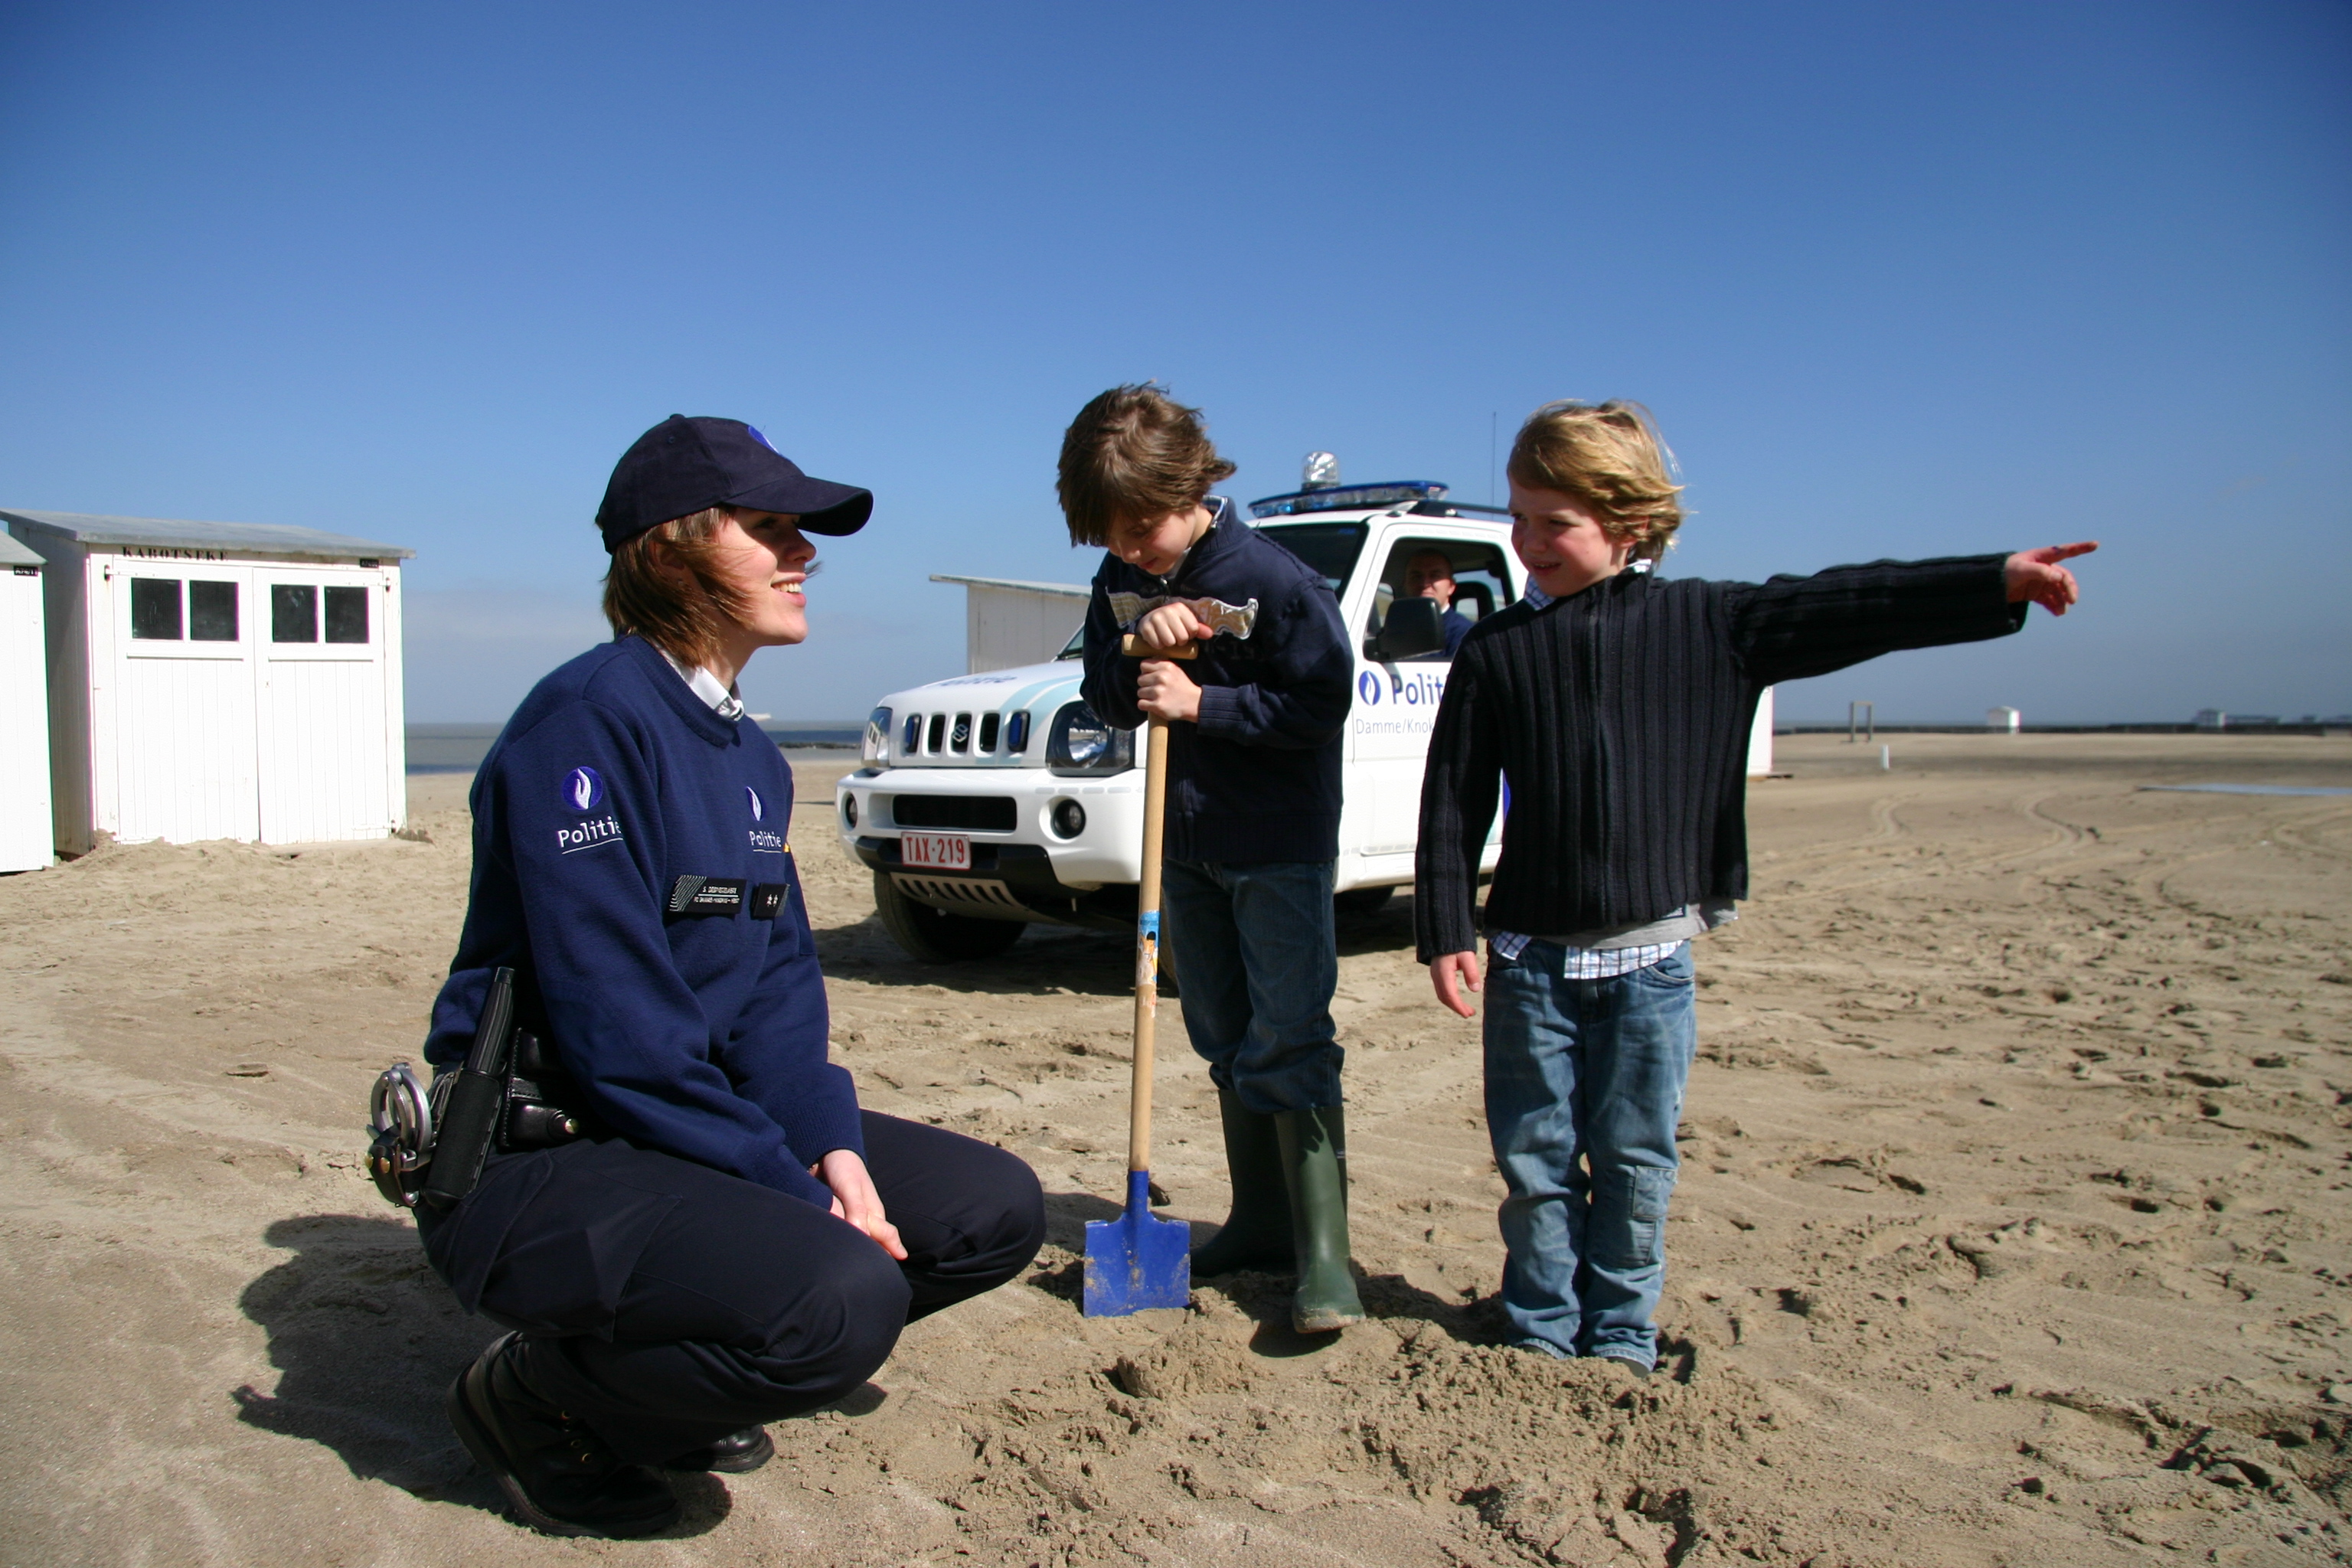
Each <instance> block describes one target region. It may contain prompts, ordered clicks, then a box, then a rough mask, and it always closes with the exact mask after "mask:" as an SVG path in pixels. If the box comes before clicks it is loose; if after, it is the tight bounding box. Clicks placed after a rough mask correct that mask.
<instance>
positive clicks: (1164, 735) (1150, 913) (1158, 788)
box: [1127, 718, 1168, 1171]
mask: <svg viewBox="0 0 2352 1568" xmlns="http://www.w3.org/2000/svg"><path fill="white" fill-rule="evenodd" d="M1149 741H1150V751H1149V752H1147V753H1146V754H1145V757H1144V763H1143V875H1142V879H1141V880H1140V882H1139V884H1138V885H1137V887H1136V889H1135V1065H1134V1077H1133V1080H1132V1082H1131V1083H1130V1084H1129V1121H1128V1126H1127V1168H1128V1169H1129V1171H1149V1170H1150V1168H1151V1048H1152V1035H1153V1026H1155V1025H1156V1024H1157V1023H1158V1022H1159V1017H1160V840H1161V837H1162V835H1163V833H1164V831H1165V829H1166V826H1167V818H1168V721H1167V720H1165V719H1157V718H1155V719H1153V720H1152V721H1151V728H1150V737H1149Z"/></svg>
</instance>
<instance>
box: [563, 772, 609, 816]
mask: <svg viewBox="0 0 2352 1568" xmlns="http://www.w3.org/2000/svg"><path fill="white" fill-rule="evenodd" d="M563 804H564V805H568V806H570V807H571V808H572V810H574V811H593V810H595V809H596V808H597V807H598V806H600V805H604V775H603V774H601V773H598V772H597V771H596V770H595V769H594V768H589V767H579V768H574V769H572V771H571V772H570V773H566V774H564V775H563Z"/></svg>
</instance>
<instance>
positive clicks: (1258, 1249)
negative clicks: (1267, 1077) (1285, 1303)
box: [1192, 1089, 1292, 1279]
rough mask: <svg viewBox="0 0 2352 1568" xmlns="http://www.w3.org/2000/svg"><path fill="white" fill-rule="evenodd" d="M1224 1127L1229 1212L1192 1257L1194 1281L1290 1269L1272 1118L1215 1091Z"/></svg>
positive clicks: (1286, 1209)
mask: <svg viewBox="0 0 2352 1568" xmlns="http://www.w3.org/2000/svg"><path fill="white" fill-rule="evenodd" d="M1217 1114H1218V1117H1219V1119H1220V1120H1221V1121H1223V1122H1224V1124H1225V1173H1226V1174H1227V1175H1228V1176H1229V1177H1231V1178H1232V1181H1233V1185H1234V1206H1233V1212H1232V1213H1230V1214H1228V1215H1225V1223H1224V1224H1223V1226H1220V1227H1219V1229H1218V1231H1217V1234H1216V1235H1214V1236H1213V1237H1210V1238H1209V1242H1208V1245H1207V1246H1205V1247H1202V1248H1201V1250H1200V1251H1198V1252H1195V1253H1194V1254H1192V1278H1193V1279H1212V1278H1213V1277H1215V1276H1216V1275H1219V1274H1231V1273H1233V1272H1234V1270H1236V1269H1241V1268H1263V1269H1265V1270H1267V1271H1268V1272H1270V1273H1276V1274H1278V1273H1280V1272H1281V1271H1282V1270H1284V1269H1286V1268H1289V1267H1290V1265H1291V1261H1292V1260H1291V1256H1290V1198H1289V1195H1288V1194H1289V1184H1288V1183H1287V1182H1286V1181H1285V1180H1284V1179H1283V1174H1282V1172H1283V1164H1282V1140H1281V1139H1280V1138H1279V1137H1277V1136H1276V1133H1275V1131H1274V1118H1273V1117H1271V1116H1261V1115H1259V1114H1258V1113H1257V1112H1256V1111H1255V1110H1250V1109H1249V1108H1248V1107H1246V1106H1244V1104H1242V1101H1241V1097H1240V1096H1239V1095H1237V1094H1235V1093H1234V1091H1233V1090H1232V1089H1219V1090H1217Z"/></svg>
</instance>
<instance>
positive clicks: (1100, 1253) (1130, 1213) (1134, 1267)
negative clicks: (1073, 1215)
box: [1086, 1171, 1192, 1318]
mask: <svg viewBox="0 0 2352 1568" xmlns="http://www.w3.org/2000/svg"><path fill="white" fill-rule="evenodd" d="M1191 1300H1192V1226H1190V1225H1187V1224H1186V1223H1185V1222H1184V1221H1182V1220H1181V1219H1154V1218H1152V1217H1151V1176H1150V1173H1149V1172H1145V1171H1129V1173H1127V1212H1126V1213H1125V1214H1123V1215H1119V1216H1118V1218H1117V1219H1097V1220H1089V1221H1087V1300H1086V1314H1087V1317H1089V1318H1124V1317H1125V1316H1127V1315H1128V1314H1129V1312H1141V1311H1146V1310H1150V1308H1153V1307H1181V1306H1184V1305H1186V1304H1188V1303H1189V1302H1190V1301H1191Z"/></svg>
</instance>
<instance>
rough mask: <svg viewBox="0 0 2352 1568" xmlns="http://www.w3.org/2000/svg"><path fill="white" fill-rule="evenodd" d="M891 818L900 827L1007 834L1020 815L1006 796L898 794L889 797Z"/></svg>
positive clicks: (1011, 800) (1010, 799)
mask: <svg viewBox="0 0 2352 1568" xmlns="http://www.w3.org/2000/svg"><path fill="white" fill-rule="evenodd" d="M890 820H891V821H893V822H895V823H897V824H898V826H901V827H968V828H971V829H974V830H976V831H979V832H982V833H1010V832H1012V831H1013V825H1014V824H1015V823H1016V822H1017V821H1018V820H1019V815H1018V808H1016V807H1015V806H1014V805H1013V797H1012V796H1011V795H894V796H892V797H891V801H890Z"/></svg>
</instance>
